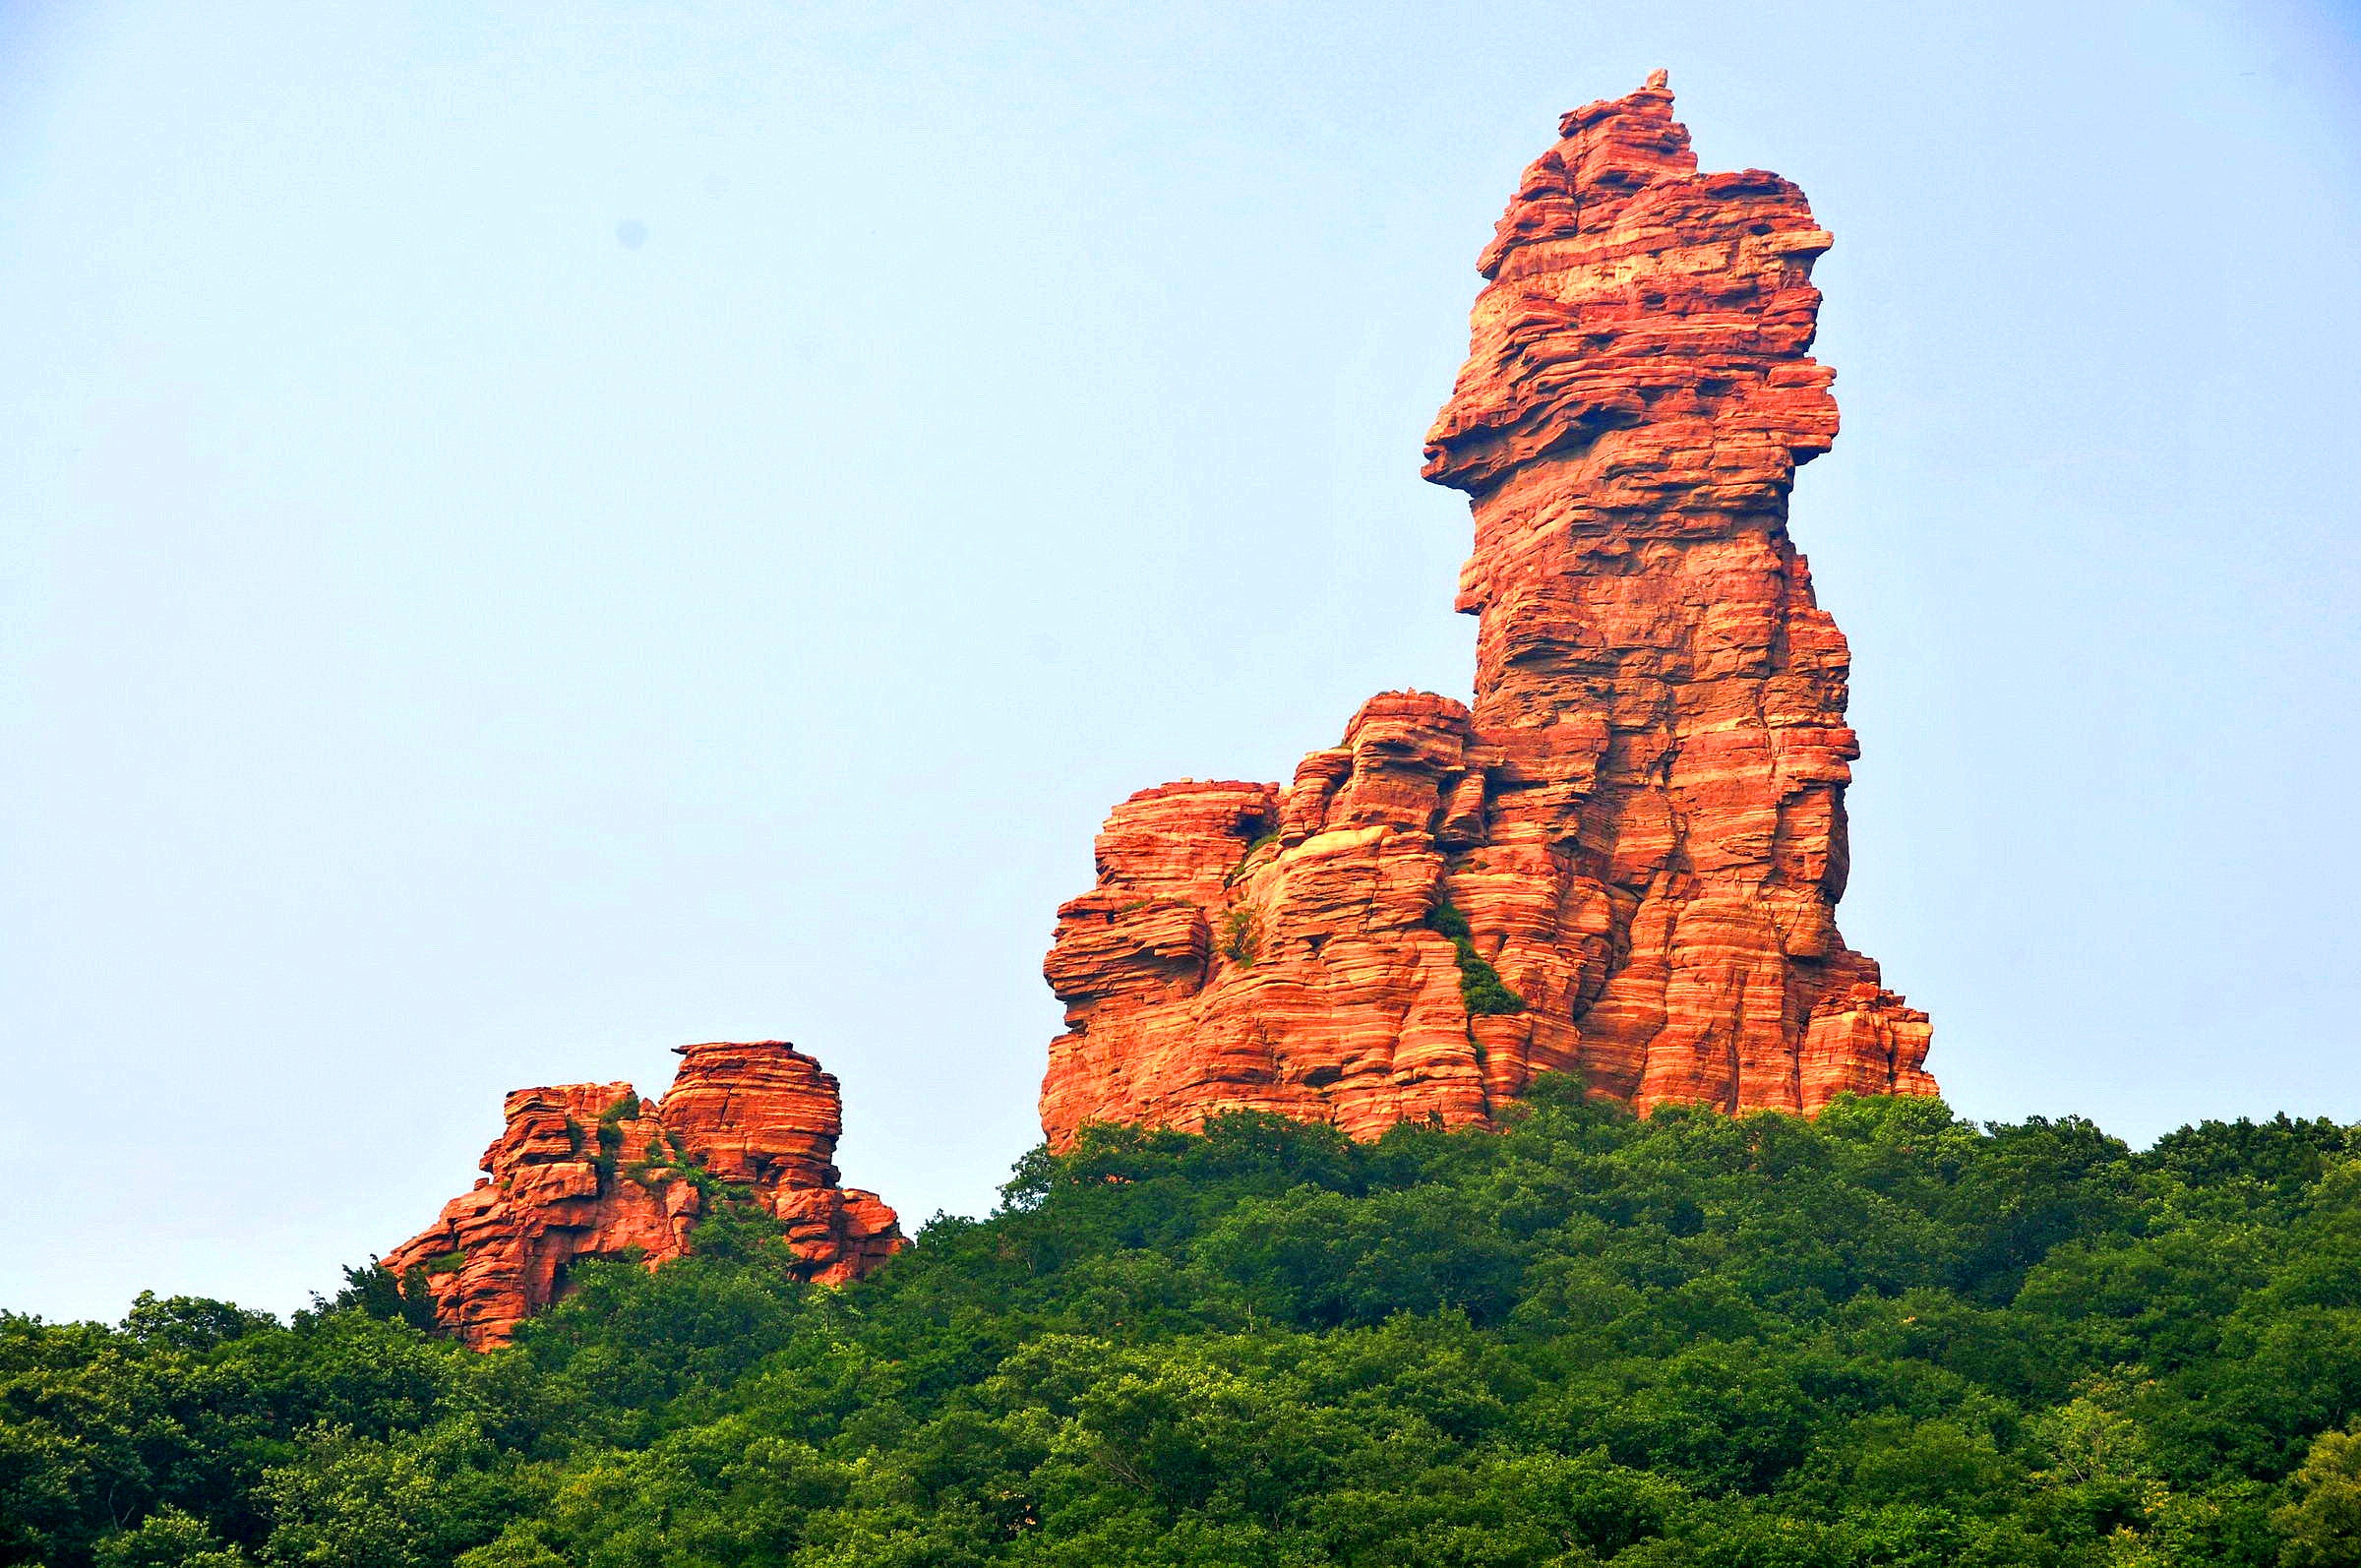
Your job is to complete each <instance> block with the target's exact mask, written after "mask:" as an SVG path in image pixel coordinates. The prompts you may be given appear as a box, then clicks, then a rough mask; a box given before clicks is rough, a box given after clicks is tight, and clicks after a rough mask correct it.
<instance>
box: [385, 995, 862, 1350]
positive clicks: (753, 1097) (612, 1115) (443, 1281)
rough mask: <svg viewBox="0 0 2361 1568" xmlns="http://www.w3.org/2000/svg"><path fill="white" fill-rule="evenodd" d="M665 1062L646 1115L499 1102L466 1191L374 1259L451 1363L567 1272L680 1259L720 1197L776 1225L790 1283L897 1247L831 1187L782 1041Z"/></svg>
mask: <svg viewBox="0 0 2361 1568" xmlns="http://www.w3.org/2000/svg"><path fill="white" fill-rule="evenodd" d="M677 1049H678V1051H679V1053H680V1055H681V1057H682V1060H681V1067H680V1071H679V1072H678V1073H677V1074H676V1075H675V1076H674V1078H673V1083H672V1088H671V1090H670V1091H669V1092H668V1093H667V1094H666V1095H665V1096H664V1098H663V1099H662V1100H661V1101H659V1102H654V1103H650V1102H648V1101H644V1100H641V1099H640V1098H639V1096H638V1094H637V1093H636V1091H635V1090H634V1089H633V1088H632V1086H631V1085H630V1084H628V1083H569V1084H558V1085H555V1086H553V1087H547V1088H538V1089H518V1090H515V1092H514V1093H512V1094H510V1095H509V1097H508V1099H507V1101H506V1102H505V1103H504V1105H503V1106H502V1116H503V1118H504V1120H505V1122H506V1125H505V1126H504V1127H503V1128H502V1130H501V1134H500V1136H499V1137H498V1138H497V1139H495V1140H494V1141H493V1144H492V1146H491V1147H490V1148H489V1149H487V1150H485V1151H484V1159H483V1170H484V1172H485V1175H484V1176H483V1178H482V1179H480V1180H479V1181H477V1182H476V1184H475V1189H474V1190H473V1191H472V1192H468V1193H466V1194H464V1195H463V1196H460V1197H456V1198H454V1199H452V1201H451V1202H449V1203H447V1204H445V1205H444V1207H443V1213H442V1217H441V1218H439V1219H438V1220H437V1221H436V1222H435V1223H434V1225H432V1226H431V1227H429V1228H428V1229H427V1230H426V1231H424V1232H422V1233H420V1234H419V1235H418V1236H413V1237H411V1238H410V1239H409V1240H407V1241H405V1242H403V1243H402V1244H401V1245H400V1246H398V1247H396V1248H394V1249H393V1252H392V1253H390V1254H388V1255H387V1257H386V1258H385V1259H384V1262H385V1266H386V1267H387V1268H388V1269H390V1270H392V1271H393V1274H394V1275H395V1276H396V1277H398V1278H400V1279H401V1280H402V1281H403V1282H404V1283H403V1289H404V1291H405V1292H410V1291H415V1290H419V1289H424V1290H425V1291H426V1293H427V1295H428V1298H429V1299H430V1300H431V1301H432V1302H433V1306H434V1313H435V1317H436V1319H437V1320H438V1321H439V1322H441V1323H442V1324H443V1325H444V1326H445V1327H447V1328H448V1329H450V1330H451V1331H452V1332H453V1333H454V1334H456V1335H457V1336H458V1337H459V1338H460V1339H461V1340H463V1341H465V1342H466V1343H467V1344H468V1345H470V1346H473V1347H475V1348H476V1349H478V1350H485V1349H490V1348H491V1347H493V1346H497V1345H505V1344H507V1343H508V1341H509V1340H510V1338H511V1337H512V1336H514V1335H515V1331H516V1325H517V1324H518V1323H521V1322H522V1321H524V1319H526V1318H528V1317H530V1316H532V1315H533V1314H534V1313H535V1312H538V1311H540V1310H541V1309H542V1308H543V1307H545V1306H548V1305H549V1304H550V1303H551V1302H553V1301H555V1300H557V1299H558V1298H559V1297H562V1296H563V1295H565V1294H566V1288H567V1276H568V1271H569V1270H570V1269H571V1268H572V1267H573V1265H574V1264H575V1262H576V1261H577V1260H579V1259H582V1258H613V1257H625V1256H634V1255H636V1256H637V1257H638V1258H639V1259H640V1260H641V1261H642V1262H643V1263H645V1264H646V1265H647V1266H648V1267H649V1268H654V1267H655V1266H656V1265H658V1264H660V1263H664V1262H666V1261H669V1260H670V1259H673V1258H677V1257H680V1256H682V1255H683V1254H684V1253H686V1252H688V1251H689V1250H690V1249H691V1246H690V1236H691V1233H693V1232H694V1231H695V1230H696V1224H697V1221H698V1220H699V1219H700V1218H701V1217H702V1216H703V1215H704V1213H705V1212H706V1208H707V1205H708V1204H709V1203H711V1202H713V1201H714V1196H715V1194H718V1193H722V1192H726V1191H728V1190H730V1189H737V1190H739V1191H741V1192H743V1193H744V1194H745V1195H746V1196H748V1197H750V1198H751V1199H753V1200H754V1201H755V1202H757V1203H758V1204H759V1205H760V1206H761V1207H762V1208H763V1209H764V1210H766V1211H768V1212H769V1213H771V1214H773V1215H775V1216H777V1218H778V1219H779V1220H781V1221H782V1222H784V1224H785V1225H786V1227H787V1242H788V1246H789V1248H790V1249H791V1250H792V1251H793V1252H794V1254H795V1257H796V1262H795V1264H794V1265H793V1267H794V1272H795V1274H796V1275H797V1277H799V1278H802V1279H807V1280H813V1281H816V1282H817V1283H820V1284H823V1285H836V1284H841V1283H843V1282H845V1281H847V1280H853V1279H858V1278H859V1277H860V1276H861V1275H863V1274H865V1273H867V1272H868V1271H869V1270H870V1269H872V1268H874V1267H875V1266H876V1265H877V1264H878V1263H880V1262H882V1261H883V1260H884V1259H885V1258H886V1257H888V1256H890V1255H891V1254H892V1253H893V1252H895V1251H896V1250H898V1249H899V1248H900V1247H901V1246H902V1244H903V1241H902V1233H901V1228H900V1226H899V1224H898V1222H897V1221H896V1219H895V1216H894V1212H893V1210H892V1209H890V1208H888V1207H887V1206H886V1205H885V1204H884V1203H883V1202H881V1201H880V1200H879V1199H878V1195H877V1194H876V1193H874V1192H864V1191H861V1190H859V1189H857V1188H846V1187H843V1186H841V1185H839V1178H838V1176H837V1174H836V1167H835V1165H834V1163H833V1161H834V1159H835V1154H836V1139H837V1136H838V1134H839V1133H840V1132H841V1131H842V1128H843V1119H842V1114H841V1111H840V1107H839V1100H838V1095H837V1089H836V1079H835V1078H834V1077H833V1076H832V1075H831V1074H829V1073H825V1072H822V1071H821V1070H820V1067H819V1063H818V1062H817V1061H815V1060H814V1059H813V1058H812V1057H810V1056H808V1055H804V1054H803V1053H802V1052H800V1051H798V1050H796V1049H795V1048H794V1047H793V1046H791V1045H789V1044H787V1043H786V1042H785V1041H783V1040H759V1041H753V1042H748V1043H731V1042H723V1041H716V1042H712V1043H709V1044H705V1045H696V1046H681V1047H679V1048H677Z"/></svg>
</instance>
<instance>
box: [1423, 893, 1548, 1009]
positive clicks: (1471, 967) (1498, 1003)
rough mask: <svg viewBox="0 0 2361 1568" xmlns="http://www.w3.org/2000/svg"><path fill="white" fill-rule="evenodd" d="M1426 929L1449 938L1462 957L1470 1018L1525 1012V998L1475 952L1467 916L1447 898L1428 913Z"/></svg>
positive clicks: (1461, 988) (1462, 989) (1461, 989)
mask: <svg viewBox="0 0 2361 1568" xmlns="http://www.w3.org/2000/svg"><path fill="white" fill-rule="evenodd" d="M1426 929H1427V930H1428V931H1430V932H1433V933H1434V934H1435V935H1438V936H1444V937H1447V938H1449V940H1450V942H1451V950H1452V951H1453V952H1454V953H1456V954H1457V955H1458V956H1459V999H1460V1001H1461V1002H1462V1003H1463V1004H1464V1005H1465V1006H1466V1007H1467V1009H1468V1014H1469V1016H1470V1017H1480V1016H1482V1015H1483V1014H1485V1013H1500V1012H1523V1011H1524V1010H1525V998H1524V997H1522V996H1520V995H1517V994H1516V993H1515V992H1513V991H1511V990H1509V989H1508V983H1507V982H1506V981H1504V980H1502V979H1501V978H1500V971H1499V970H1497V969H1494V968H1493V967H1492V965H1491V961H1490V960H1489V959H1487V958H1485V957H1484V956H1483V954H1482V953H1480V952H1478V951H1477V950H1476V941H1475V935H1474V933H1472V932H1471V931H1469V929H1468V917H1467V916H1465V915H1463V914H1461V913H1460V912H1459V910H1458V909H1457V908H1455V907H1454V906H1453V905H1452V904H1451V902H1450V901H1449V900H1448V899H1444V900H1441V901H1438V902H1437V903H1436V904H1435V906H1434V908H1432V909H1431V910H1428V911H1427V913H1426Z"/></svg>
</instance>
